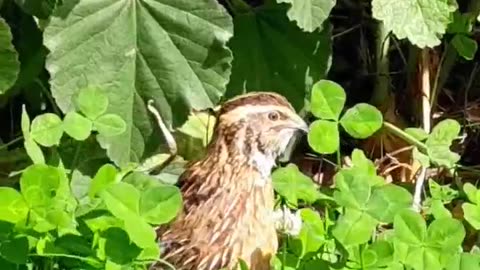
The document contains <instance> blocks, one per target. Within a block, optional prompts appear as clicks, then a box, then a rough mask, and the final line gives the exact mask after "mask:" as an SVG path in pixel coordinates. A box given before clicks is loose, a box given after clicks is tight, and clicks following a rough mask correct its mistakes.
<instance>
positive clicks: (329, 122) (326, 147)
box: [308, 80, 383, 154]
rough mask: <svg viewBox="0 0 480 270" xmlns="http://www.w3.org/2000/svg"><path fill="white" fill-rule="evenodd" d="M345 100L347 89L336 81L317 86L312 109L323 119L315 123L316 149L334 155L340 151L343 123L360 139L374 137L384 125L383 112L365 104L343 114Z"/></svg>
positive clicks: (311, 134)
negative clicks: (340, 131) (340, 132)
mask: <svg viewBox="0 0 480 270" xmlns="http://www.w3.org/2000/svg"><path fill="white" fill-rule="evenodd" d="M345 100H346V95H345V91H344V90H343V88H342V87H341V86H340V85H338V84H337V83H335V82H332V81H328V80H321V81H319V82H317V83H316V84H315V85H314V86H313V89H312V100H311V111H312V113H313V115H315V116H316V117H318V118H320V119H319V120H316V121H315V122H313V123H312V124H311V126H310V129H311V131H310V132H309V134H308V142H309V144H310V145H311V147H312V148H313V149H314V150H315V151H317V152H319V153H322V154H331V153H335V152H336V151H337V150H338V148H339V147H340V134H339V130H338V125H339V124H340V125H341V126H342V127H343V128H344V129H345V131H346V132H347V133H348V134H350V135H351V136H352V137H354V138H358V139H365V138H367V137H369V136H371V135H372V134H374V133H375V132H376V131H377V130H379V129H380V127H381V126H382V123H383V117H382V113H381V112H380V111H378V109H377V108H375V107H374V106H372V105H369V104H365V103H360V104H357V105H355V106H353V107H352V108H350V109H348V110H347V111H346V112H345V113H344V114H343V116H342V117H340V114H341V112H342V110H343V106H344V105H345Z"/></svg>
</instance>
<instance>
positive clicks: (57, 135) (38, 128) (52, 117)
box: [30, 113, 63, 147]
mask: <svg viewBox="0 0 480 270" xmlns="http://www.w3.org/2000/svg"><path fill="white" fill-rule="evenodd" d="M30 134H31V136H32V138H33V139H34V140H35V141H36V142H38V143H39V144H41V145H43V146H47V147H51V146H54V145H59V144H60V139H61V138H62V135H63V123H62V120H61V119H60V117H59V116H58V115H56V114H53V113H45V114H41V115H39V116H37V117H35V118H34V119H33V121H32V126H31V133H30Z"/></svg>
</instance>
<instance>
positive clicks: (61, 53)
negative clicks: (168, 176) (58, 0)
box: [44, 0, 233, 165]
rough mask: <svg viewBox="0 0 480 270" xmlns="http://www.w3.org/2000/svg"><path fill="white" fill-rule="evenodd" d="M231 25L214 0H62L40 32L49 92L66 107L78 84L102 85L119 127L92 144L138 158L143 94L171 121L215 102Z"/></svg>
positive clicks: (123, 158) (143, 133) (143, 135)
mask: <svg viewBox="0 0 480 270" xmlns="http://www.w3.org/2000/svg"><path fill="white" fill-rule="evenodd" d="M232 32H233V31H232V22H231V18H230V17H229V16H228V14H227V12H226V11H225V10H224V9H223V8H222V7H221V6H220V5H219V4H218V3H217V2H216V1H214V0H198V1H177V0H144V1H130V0H83V1H78V0H65V1H64V4H63V5H62V6H61V7H60V8H58V9H56V11H55V12H54V14H53V16H52V19H51V22H50V23H49V25H48V26H47V28H46V29H45V34H44V37H45V45H46V46H47V48H48V49H49V50H50V54H49V56H48V59H47V65H46V66H47V69H48V71H49V72H50V74H51V85H52V93H53V95H54V97H55V99H56V102H57V104H58V105H59V107H60V108H61V109H62V111H64V112H68V111H71V110H73V109H74V106H73V104H72V96H73V95H75V94H76V93H77V92H78V91H79V90H80V89H82V88H85V87H89V86H97V87H100V88H102V89H105V91H106V92H107V93H108V96H109V108H108V110H107V112H108V113H115V114H117V115H119V116H121V117H122V118H123V119H124V120H125V121H126V122H127V131H126V132H124V133H123V134H120V135H116V136H113V137H103V138H102V139H101V140H100V143H101V144H102V147H104V148H105V149H107V153H108V155H109V157H110V158H111V159H113V160H114V161H115V162H116V163H117V164H119V165H125V164H126V163H127V162H129V161H135V162H138V161H140V160H141V159H142V156H143V155H144V150H145V143H146V141H147V140H148V139H149V138H150V136H151V135H152V131H153V127H152V124H153V122H150V118H149V117H150V115H149V114H148V113H147V109H146V106H145V100H146V99H150V98H153V99H154V100H155V107H157V108H158V109H159V111H160V114H161V115H162V117H163V119H164V121H166V122H167V124H171V123H173V125H174V126H177V125H179V124H181V123H182V122H183V121H184V120H185V119H186V117H187V115H188V112H189V110H190V109H191V108H193V109H204V108H207V107H211V106H212V105H214V104H216V103H217V102H218V101H219V99H220V97H221V96H222V95H223V93H224V91H225V85H226V83H227V79H228V77H229V75H230V67H231V66H230V61H231V53H230V51H229V50H228V48H226V46H225V44H226V42H227V41H228V39H229V38H230V37H231V36H232Z"/></svg>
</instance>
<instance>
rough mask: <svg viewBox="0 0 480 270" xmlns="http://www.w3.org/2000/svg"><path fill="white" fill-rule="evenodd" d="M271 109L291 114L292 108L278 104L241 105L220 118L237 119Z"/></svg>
mask: <svg viewBox="0 0 480 270" xmlns="http://www.w3.org/2000/svg"><path fill="white" fill-rule="evenodd" d="M271 111H280V112H282V113H284V114H286V115H290V114H292V113H293V112H292V110H291V109H290V108H287V107H285V106H278V105H243V106H240V107H238V108H235V109H233V110H231V111H229V112H227V113H226V114H224V115H222V116H221V117H222V118H228V119H229V120H230V121H236V120H238V119H241V118H244V117H245V116H247V115H249V114H254V113H265V112H271Z"/></svg>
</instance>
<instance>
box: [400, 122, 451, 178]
mask: <svg viewBox="0 0 480 270" xmlns="http://www.w3.org/2000/svg"><path fill="white" fill-rule="evenodd" d="M405 132H406V133H407V134H410V135H411V136H412V137H413V138H414V139H415V140H418V141H419V144H420V145H421V147H422V151H423V153H422V152H420V151H419V149H418V148H417V147H415V149H414V151H413V156H414V158H415V159H416V160H418V161H419V162H420V163H421V164H422V165H423V166H425V167H429V166H430V164H431V163H433V164H434V165H436V166H444V167H446V168H452V167H454V166H455V164H456V163H457V162H458V161H459V160H460V156H459V155H458V154H457V153H454V152H452V151H451V150H450V146H451V144H452V142H453V140H455V139H456V138H457V136H458V134H459V133H460V124H459V123H458V122H457V121H455V120H452V119H445V120H443V121H441V122H439V123H438V124H437V125H435V127H433V129H432V132H430V134H426V133H425V132H424V131H422V130H420V129H417V128H407V129H405Z"/></svg>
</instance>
